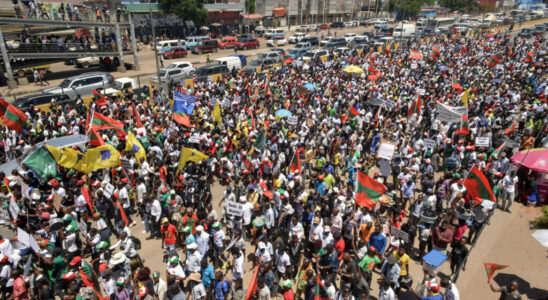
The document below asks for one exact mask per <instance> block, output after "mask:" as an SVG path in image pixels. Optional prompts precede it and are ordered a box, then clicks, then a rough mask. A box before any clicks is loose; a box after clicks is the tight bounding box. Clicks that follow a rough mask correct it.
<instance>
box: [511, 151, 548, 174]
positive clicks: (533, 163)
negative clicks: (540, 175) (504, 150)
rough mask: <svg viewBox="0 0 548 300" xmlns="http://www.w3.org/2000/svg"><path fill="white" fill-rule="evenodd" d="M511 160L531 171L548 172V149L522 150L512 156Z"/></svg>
mask: <svg viewBox="0 0 548 300" xmlns="http://www.w3.org/2000/svg"><path fill="white" fill-rule="evenodd" d="M511 160H512V161H513V162H515V163H518V164H522V165H523V166H524V167H527V168H529V169H531V170H535V171H539V172H548V149H547V148H535V149H529V150H522V151H519V152H518V153H516V155H514V156H512V158H511Z"/></svg>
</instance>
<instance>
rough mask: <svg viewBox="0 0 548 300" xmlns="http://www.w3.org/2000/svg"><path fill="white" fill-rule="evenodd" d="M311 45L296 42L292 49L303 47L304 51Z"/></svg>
mask: <svg viewBox="0 0 548 300" xmlns="http://www.w3.org/2000/svg"><path fill="white" fill-rule="evenodd" d="M311 48H312V46H311V45H310V43H297V44H296V45H295V47H293V49H305V50H306V51H308V50H310V49H311Z"/></svg>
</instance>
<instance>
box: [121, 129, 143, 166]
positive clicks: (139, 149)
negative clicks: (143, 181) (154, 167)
mask: <svg viewBox="0 0 548 300" xmlns="http://www.w3.org/2000/svg"><path fill="white" fill-rule="evenodd" d="M125 150H126V151H131V153H133V155H134V156H135V158H136V159H137V163H138V164H139V166H141V159H142V158H144V159H145V160H146V158H147V153H146V152H145V148H143V146H142V145H141V143H140V142H139V140H137V138H135V135H133V133H132V132H131V131H130V132H128V134H127V137H126V149H125Z"/></svg>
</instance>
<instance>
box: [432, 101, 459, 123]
mask: <svg viewBox="0 0 548 300" xmlns="http://www.w3.org/2000/svg"><path fill="white" fill-rule="evenodd" d="M436 118H437V119H438V120H440V121H443V122H448V123H456V122H460V120H461V119H462V114H461V113H458V112H457V111H455V110H454V107H451V106H448V105H445V104H442V103H439V102H438V103H437V114H436Z"/></svg>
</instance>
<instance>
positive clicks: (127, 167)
mask: <svg viewBox="0 0 548 300" xmlns="http://www.w3.org/2000/svg"><path fill="white" fill-rule="evenodd" d="M120 162H121V163H122V168H124V170H125V171H126V172H128V173H130V171H131V170H133V166H132V165H131V162H130V161H129V159H125V158H121V159H120Z"/></svg>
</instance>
